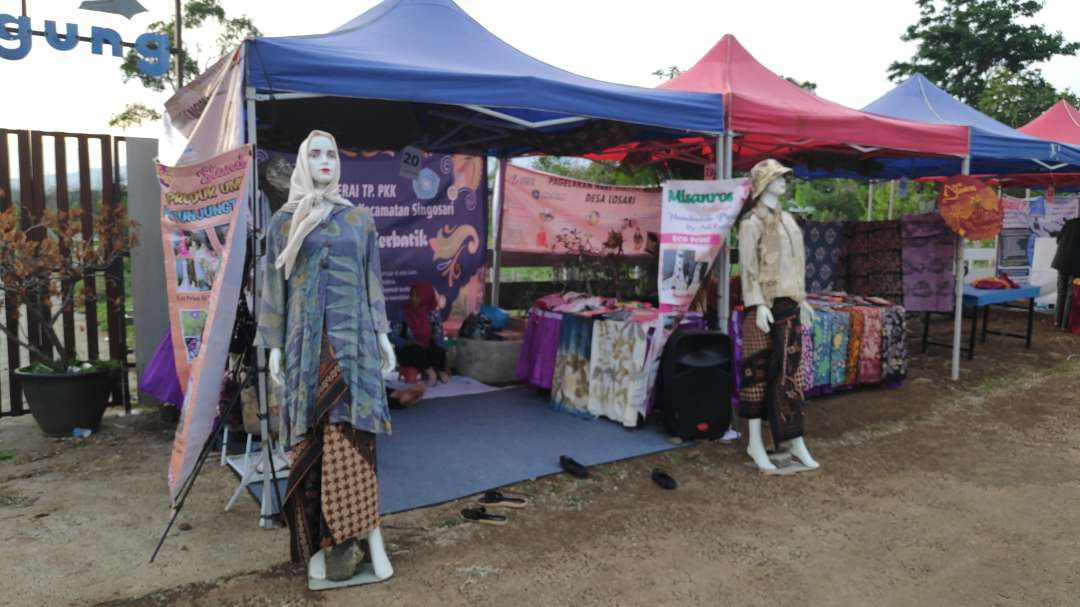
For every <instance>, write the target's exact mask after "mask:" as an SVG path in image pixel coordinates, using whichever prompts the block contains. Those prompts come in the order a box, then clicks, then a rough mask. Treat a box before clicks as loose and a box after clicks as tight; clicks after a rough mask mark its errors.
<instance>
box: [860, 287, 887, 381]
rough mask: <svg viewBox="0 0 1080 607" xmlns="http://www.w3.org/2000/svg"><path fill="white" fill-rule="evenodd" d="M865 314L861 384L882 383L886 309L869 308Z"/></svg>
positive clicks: (864, 309) (861, 352)
mask: <svg viewBox="0 0 1080 607" xmlns="http://www.w3.org/2000/svg"><path fill="white" fill-rule="evenodd" d="M860 310H862V313H863V334H862V344H861V347H860V352H859V383H860V384H876V383H880V382H881V377H882V375H881V343H882V328H883V324H884V323H883V322H882V320H883V317H884V314H885V309H884V308H875V307H870V306H867V307H865V308H860Z"/></svg>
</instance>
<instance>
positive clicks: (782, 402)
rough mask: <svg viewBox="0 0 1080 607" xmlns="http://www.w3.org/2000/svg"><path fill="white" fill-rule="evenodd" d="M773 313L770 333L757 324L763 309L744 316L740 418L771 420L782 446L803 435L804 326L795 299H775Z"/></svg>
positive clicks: (773, 433) (755, 309) (754, 310)
mask: <svg viewBox="0 0 1080 607" xmlns="http://www.w3.org/2000/svg"><path fill="white" fill-rule="evenodd" d="M772 314H773V324H772V327H771V330H770V331H769V333H767V334H766V333H762V332H761V329H758V327H757V324H756V319H757V308H754V309H752V310H750V311H749V312H747V314H746V316H745V318H744V319H743V325H742V334H743V354H742V360H743V363H742V382H741V384H740V389H739V416H740V417H743V418H748V419H767V420H768V421H769V430H770V431H771V432H772V436H773V441H774V442H775V443H776V444H777V445H779V443H781V442H783V441H787V440H791V439H793V438H798V437H800V436H802V435H803V410H802V409H803V390H802V385H803V382H802V379H803V365H802V326H801V324H800V322H799V305H798V304H797V303H795V301H794V300H792V299H788V298H786V297H783V298H779V299H777V300H775V301H774V302H773V305H772Z"/></svg>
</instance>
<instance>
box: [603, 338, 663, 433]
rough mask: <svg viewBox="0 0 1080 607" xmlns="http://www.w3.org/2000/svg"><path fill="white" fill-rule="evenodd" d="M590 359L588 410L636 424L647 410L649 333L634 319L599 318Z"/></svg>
mask: <svg viewBox="0 0 1080 607" xmlns="http://www.w3.org/2000/svg"><path fill="white" fill-rule="evenodd" d="M592 337H593V341H592V358H591V359H590V361H589V413H592V414H593V415H603V416H604V417H607V418H608V419H611V420H614V421H617V422H620V423H621V424H622V425H624V426H626V427H628V428H633V427H636V426H637V425H638V417H639V416H640V417H642V418H644V416H645V414H646V410H645V406H646V400H647V399H646V395H645V391H646V388H647V384H648V375H647V374H646V373H645V372H644V371H645V363H646V360H645V358H646V353H647V352H648V335H647V333H646V331H645V327H644V326H643V325H640V324H638V323H635V322H626V321H619V320H597V321H596V322H595V323H594V324H593V335H592Z"/></svg>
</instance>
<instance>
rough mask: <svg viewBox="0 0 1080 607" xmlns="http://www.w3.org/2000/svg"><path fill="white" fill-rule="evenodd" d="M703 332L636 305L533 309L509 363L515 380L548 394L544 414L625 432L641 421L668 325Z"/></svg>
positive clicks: (694, 322)
mask: <svg viewBox="0 0 1080 607" xmlns="http://www.w3.org/2000/svg"><path fill="white" fill-rule="evenodd" d="M677 322H681V323H682V324H684V325H690V326H692V327H699V326H704V319H703V317H702V316H701V315H700V314H695V313H688V314H686V315H684V316H682V317H681V318H677V317H676V316H674V315H666V314H660V313H659V312H657V311H656V310H653V309H651V308H643V307H639V306H636V305H631V306H629V307H625V308H620V307H618V306H616V307H613V308H610V309H605V310H603V311H591V312H583V313H575V312H555V311H549V310H540V309H537V308H533V309H531V310H530V311H529V321H528V327H527V328H526V331H525V339H524V343H523V345H522V348H521V352H520V354H519V356H518V358H517V362H518V364H517V377H518V379H520V380H521V381H523V382H525V383H526V384H529V385H532V386H534V387H537V388H541V389H548V390H550V391H551V404H552V407H553V408H555V409H557V410H560V411H564V412H567V413H571V414H574V415H579V416H582V417H590V418H592V417H606V418H608V419H610V420H612V421H616V422H619V423H621V424H623V425H624V426H627V427H634V426H636V425H637V424H638V423H639V421H640V420H641V419H643V418H645V417H648V415H649V412H650V410H651V407H652V401H653V394H652V392H653V389H654V386H655V380H656V373H657V371H658V368H659V360H660V358H659V353H660V351H661V350H662V348H663V344H664V341H665V338H666V336H667V335H669V334H670V333H671V331H672V330H674V325H675V324H676V323H677Z"/></svg>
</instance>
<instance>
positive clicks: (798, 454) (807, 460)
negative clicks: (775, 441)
mask: <svg viewBox="0 0 1080 607" xmlns="http://www.w3.org/2000/svg"><path fill="white" fill-rule="evenodd" d="M783 449H784V451H786V452H788V453H790V454H791V455H792V456H794V457H795V458H796V459H798V460H799V461H800V462H802V464H803V465H804V466H806V467H807V468H811V469H814V468H818V467H819V466H820V465H821V464H819V463H817V462H816V461H814V458H813V457H810V450H809V449H807V448H806V441H804V440H803V437H801V436H800V437H799V438H794V439H791V440H789V441H788V442H786V443H784V445H783Z"/></svg>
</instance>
